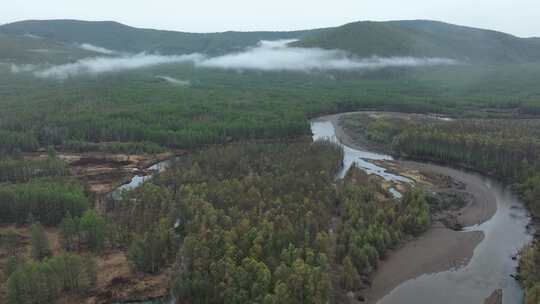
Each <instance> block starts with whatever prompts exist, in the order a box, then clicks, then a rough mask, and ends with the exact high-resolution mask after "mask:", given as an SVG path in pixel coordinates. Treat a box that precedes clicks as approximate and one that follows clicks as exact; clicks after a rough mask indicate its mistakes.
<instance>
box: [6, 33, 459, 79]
mask: <svg viewBox="0 0 540 304" xmlns="http://www.w3.org/2000/svg"><path fill="white" fill-rule="evenodd" d="M292 41H294V40H278V41H261V42H260V43H259V44H258V45H257V46H255V47H251V48H247V49H245V50H243V51H241V52H237V53H231V54H226V55H223V56H217V57H207V56H205V55H203V54H198V53H194V54H188V55H169V56H164V55H156V54H146V53H141V54H136V55H129V54H121V53H118V52H116V51H113V50H108V49H105V48H102V47H98V46H95V45H91V44H82V45H80V47H81V48H84V49H87V50H92V51H95V52H100V53H102V54H107V55H111V56H107V57H105V56H101V57H92V58H85V59H81V60H78V61H76V62H74V63H68V64H62V65H56V66H47V65H41V66H36V65H12V66H11V71H12V72H13V73H21V72H32V73H33V74H34V75H35V76H36V77H41V78H52V79H58V80H63V79H67V78H70V77H75V76H77V75H99V74H102V73H108V72H117V71H124V70H133V69H140V68H145V67H150V66H156V65H161V64H175V63H190V64H193V65H194V66H195V67H197V68H214V69H225V70H259V71H298V72H309V71H353V70H376V69H383V68H396V67H421V66H435V65H453V64H458V62H457V61H455V60H452V59H448V58H415V57H378V56H373V57H368V58H358V57H355V56H353V55H351V54H350V53H347V52H345V51H341V50H325V49H319V48H297V47H289V46H288V44H289V43H290V42H292ZM160 78H162V79H164V80H166V81H169V82H171V83H174V82H175V81H178V82H176V84H179V85H186V84H184V83H183V81H182V80H174V79H173V78H170V77H166V76H160Z"/></svg>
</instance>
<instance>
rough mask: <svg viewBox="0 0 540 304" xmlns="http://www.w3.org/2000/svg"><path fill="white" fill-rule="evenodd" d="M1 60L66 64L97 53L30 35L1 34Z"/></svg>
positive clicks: (6, 61)
mask: <svg viewBox="0 0 540 304" xmlns="http://www.w3.org/2000/svg"><path fill="white" fill-rule="evenodd" d="M0 45H1V46H2V47H0V60H1V61H2V62H5V63H27V64H31V63H40V62H50V63H64V62H69V61H73V60H77V59H81V58H84V57H88V56H92V55H96V53H95V52H92V51H88V50H83V49H81V48H78V47H75V46H71V45H66V44H63V43H59V42H55V41H51V40H48V39H44V38H39V37H35V36H29V35H11V34H2V33H0Z"/></svg>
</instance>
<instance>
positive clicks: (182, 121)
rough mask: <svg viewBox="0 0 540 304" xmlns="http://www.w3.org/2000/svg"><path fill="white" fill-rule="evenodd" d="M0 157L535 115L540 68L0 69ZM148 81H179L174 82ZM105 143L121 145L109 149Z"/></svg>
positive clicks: (188, 145) (178, 145)
mask: <svg viewBox="0 0 540 304" xmlns="http://www.w3.org/2000/svg"><path fill="white" fill-rule="evenodd" d="M0 74H1V76H0V77H2V78H3V79H4V80H5V81H2V84H0V94H1V95H2V100H1V101H0V108H1V109H2V111H0V135H1V136H2V138H3V140H2V141H1V142H0V152H1V151H3V152H4V153H13V152H17V151H22V152H31V151H36V150H39V149H40V148H42V149H43V148H47V147H48V146H51V145H52V146H55V147H56V149H57V150H72V151H84V150H86V149H88V150H93V151H133V152H140V151H143V152H146V151H154V150H158V149H160V147H162V148H180V149H191V148H199V147H203V146H206V145H208V144H216V143H218V144H221V143H228V142H233V141H236V142H237V141H249V140H253V139H265V140H268V139H284V138H295V137H300V136H304V135H309V124H308V118H311V117H314V116H317V115H320V114H325V113H337V112H346V111H353V110H358V109H379V110H392V111H403V112H420V113H431V112H436V113H448V114H454V115H464V116H466V115H476V116H497V115H498V116H504V115H506V116H511V115H514V114H513V113H517V114H520V113H521V114H523V115H533V114H536V113H538V111H539V110H538V106H537V102H536V101H537V100H538V96H540V91H539V90H540V89H539V88H538V86H537V85H536V82H535V81H534V80H535V79H538V77H539V75H540V66H538V65H535V64H529V65H518V64H514V65H501V66H497V67H495V66H487V65H486V66H481V65H475V66H469V65H462V66H459V65H458V66H452V67H445V68H444V69H443V68H440V67H426V68H417V69H414V70H407V69H383V70H379V71H368V72H313V73H304V72H298V73H285V72H271V73H260V72H257V71H243V72H239V73H233V72H230V71H221V70H211V69H198V68H195V67H193V66H192V65H181V64H180V65H171V66H162V67H156V68H149V69H144V70H140V71H134V72H129V73H127V72H126V73H121V72H119V73H112V74H105V75H101V76H100V77H94V76H80V77H76V78H73V79H67V80H65V81H62V82H59V81H56V80H47V79H37V78H35V77H33V76H31V75H27V74H12V73H10V72H9V68H7V69H6V68H4V67H3V66H1V65H0ZM155 75H169V76H170V77H174V78H176V79H184V80H188V81H189V82H190V83H191V84H190V85H189V86H181V87H179V86H174V85H171V84H170V83H168V82H166V81H163V80H160V79H158V78H156V77H155ZM113 143H122V144H123V145H122V146H114V145H113Z"/></svg>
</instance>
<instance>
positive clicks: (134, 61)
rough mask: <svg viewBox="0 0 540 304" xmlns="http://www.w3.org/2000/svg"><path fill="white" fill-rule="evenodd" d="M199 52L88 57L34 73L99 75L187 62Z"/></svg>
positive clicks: (42, 74)
mask: <svg viewBox="0 0 540 304" xmlns="http://www.w3.org/2000/svg"><path fill="white" fill-rule="evenodd" d="M201 57H202V56H201V55H199V54H191V55H178V56H161V55H149V54H137V55H129V56H122V57H95V58H86V59H81V60H79V61H76V62H74V63H68V64H62V65H57V66H52V67H48V68H45V69H39V70H35V71H34V75H35V76H37V77H42V78H54V79H59V80H63V79H66V78H69V77H74V76H78V75H98V74H103V73H108V72H116V71H123V70H134V69H140V68H145V67H150V66H155V65H161V64H167V63H186V62H194V61H197V60H200V58H201Z"/></svg>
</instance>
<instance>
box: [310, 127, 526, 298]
mask: <svg viewBox="0 0 540 304" xmlns="http://www.w3.org/2000/svg"><path fill="white" fill-rule="evenodd" d="M311 129H312V132H313V139H314V140H317V139H324V138H326V139H332V140H335V141H338V142H339V140H338V139H337V136H336V130H335V128H334V125H333V123H332V121H330V120H327V119H324V118H323V119H315V120H313V121H312V122H311ZM341 144H342V145H343V143H341ZM343 147H344V152H345V160H344V168H343V170H342V172H340V175H339V176H340V177H343V176H344V174H345V172H346V170H348V169H349V167H350V166H351V165H352V164H353V163H356V164H357V166H359V167H360V168H361V169H363V170H365V171H366V172H368V173H370V174H376V175H379V176H381V177H383V178H384V179H386V180H400V181H407V182H409V180H407V179H405V180H404V178H403V177H400V176H396V175H394V174H391V173H388V172H387V171H386V170H385V169H384V168H382V167H379V166H376V165H373V164H372V163H369V162H367V161H366V159H375V160H391V159H392V157H390V156H388V155H383V154H378V153H372V152H369V151H364V150H361V149H353V148H351V147H348V146H346V145H343ZM438 167H440V166H438ZM440 168H443V169H444V167H440ZM448 170H453V169H448ZM461 174H462V175H464V176H466V175H469V176H468V177H469V178H471V179H480V180H481V181H480V182H481V183H483V187H485V188H487V191H489V192H490V193H491V194H492V196H491V197H494V201H492V202H491V203H493V204H496V205H497V211H496V212H495V214H494V215H493V216H492V217H491V218H490V219H488V220H487V221H485V222H484V223H482V224H479V225H475V226H472V227H466V228H464V229H463V231H464V232H465V231H480V232H482V233H483V234H484V238H483V239H482V241H481V242H480V243H479V245H478V246H476V248H475V249H474V254H473V256H472V258H471V259H470V260H469V262H468V263H467V264H466V265H462V266H459V267H457V268H453V269H448V270H447V271H442V272H438V273H431V274H423V275H420V276H418V277H416V278H413V279H409V280H406V281H404V282H401V283H400V284H399V285H398V286H397V287H395V288H394V289H393V290H392V291H391V292H390V293H388V294H386V295H385V296H384V297H382V298H381V299H376V300H377V301H376V303H380V304H394V303H400V304H404V303H411V304H412V303H415V304H423V303H425V304H428V303H430V304H431V303H437V304H451V303H460V304H468V303H470V304H481V303H483V301H484V299H485V298H486V297H488V296H489V295H490V294H491V293H492V292H493V291H494V290H496V289H502V290H503V303H506V304H518V303H522V302H523V291H522V289H521V287H520V286H519V284H518V283H517V282H516V280H514V279H513V278H512V277H511V275H512V274H514V273H515V271H516V267H517V261H515V260H513V259H512V256H513V255H515V254H516V252H517V251H518V250H519V249H520V248H522V247H523V246H524V245H526V244H527V243H528V242H530V241H531V240H532V235H531V233H530V232H529V231H528V229H527V225H528V223H529V222H530V217H529V215H528V212H527V211H526V209H525V208H524V205H523V203H522V202H521V201H520V200H519V198H518V197H517V196H516V195H514V194H513V193H512V192H511V191H509V190H508V189H507V188H505V187H504V186H503V185H501V184H500V183H498V182H496V181H494V180H492V179H489V178H486V177H483V176H479V175H476V174H472V173H466V172H462V173H461ZM398 254H399V253H398Z"/></svg>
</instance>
